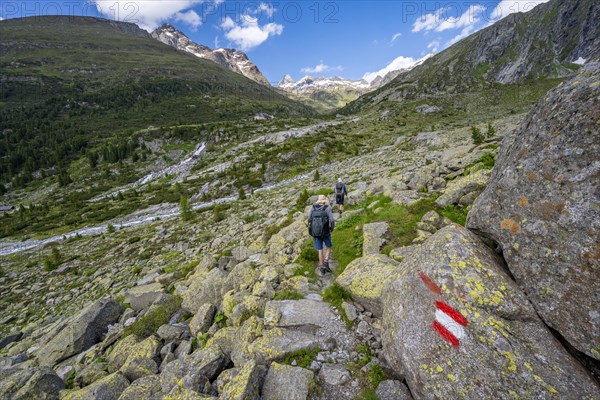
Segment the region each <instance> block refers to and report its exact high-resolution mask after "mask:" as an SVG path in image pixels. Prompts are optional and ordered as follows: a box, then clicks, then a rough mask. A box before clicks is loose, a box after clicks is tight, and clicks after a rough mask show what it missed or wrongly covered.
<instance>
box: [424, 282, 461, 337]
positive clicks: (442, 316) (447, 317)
mask: <svg viewBox="0 0 600 400" xmlns="http://www.w3.org/2000/svg"><path fill="white" fill-rule="evenodd" d="M419 278H420V279H421V280H422V281H423V283H424V284H425V286H427V288H428V289H429V290H430V291H431V292H432V293H435V294H437V295H438V296H441V294H442V291H441V290H440V287H439V286H438V285H437V284H436V283H435V282H434V281H433V280H432V279H431V278H430V277H429V276H427V274H425V273H424V272H422V271H421V272H419ZM434 304H435V308H436V310H435V321H433V329H434V330H435V331H436V332H437V333H439V334H440V336H441V337H442V338H443V339H444V340H446V341H447V342H449V343H450V344H451V345H452V346H454V347H458V346H459V345H460V340H461V339H462V338H464V337H465V330H464V329H463V327H466V326H467V325H469V321H467V319H466V318H465V317H464V316H463V315H462V314H461V313H459V312H458V311H457V310H455V309H454V308H452V307H451V306H450V305H449V304H448V303H446V302H443V301H441V300H438V301H436V302H435V303H434Z"/></svg>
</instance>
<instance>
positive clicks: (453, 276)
mask: <svg viewBox="0 0 600 400" xmlns="http://www.w3.org/2000/svg"><path fill="white" fill-rule="evenodd" d="M422 249H423V251H421V252H419V254H415V255H413V256H409V257H407V258H406V259H405V260H404V261H403V262H402V263H401V265H400V266H401V268H400V271H399V272H398V274H397V277H396V279H394V280H393V281H392V282H390V283H389V284H388V285H386V288H385V290H384V291H383V306H384V313H383V321H382V323H383V346H384V347H383V352H384V354H385V355H386V357H387V359H388V361H389V363H390V365H391V366H392V368H393V369H394V370H395V371H399V372H402V373H403V374H404V375H405V377H406V380H407V383H408V386H409V387H410V390H411V392H412V394H413V396H414V397H415V398H416V399H436V398H445V399H450V398H468V399H485V398H510V397H514V398H551V397H554V396H557V397H558V398H569V399H583V398H598V396H600V390H599V387H598V386H597V383H596V382H595V381H594V380H593V378H592V377H591V376H590V375H589V374H588V372H587V371H586V370H585V369H584V368H583V367H582V366H581V365H580V364H578V362H577V361H575V359H574V358H572V356H571V355H570V354H569V353H567V351H566V350H565V349H564V348H563V347H562V345H561V343H560V342H559V341H558V340H557V339H556V338H555V337H554V336H553V335H552V333H551V332H550V331H549V330H548V329H547V328H546V326H545V325H544V324H543V322H542V321H541V320H540V319H539V317H538V316H537V315H536V313H535V310H534V309H533V307H532V306H531V304H530V303H529V302H528V300H527V297H526V296H525V294H524V293H523V292H522V291H521V290H520V288H519V287H518V286H517V285H516V284H515V283H514V282H513V281H512V280H511V279H510V277H509V276H508V275H507V274H506V272H505V270H504V269H503V264H502V260H501V259H500V258H499V257H498V256H497V255H496V254H495V253H494V251H493V250H492V249H490V248H489V247H487V246H486V245H485V244H484V243H483V242H482V241H481V239H479V238H478V237H477V236H476V235H475V234H473V233H471V232H469V231H467V230H465V229H464V228H462V227H460V226H457V225H452V226H448V227H446V228H444V229H442V230H440V231H438V232H436V233H435V234H434V235H433V236H432V237H431V238H430V239H429V240H427V242H425V243H424V244H423V245H422Z"/></svg>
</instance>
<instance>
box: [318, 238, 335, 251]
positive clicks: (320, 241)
mask: <svg viewBox="0 0 600 400" xmlns="http://www.w3.org/2000/svg"><path fill="white" fill-rule="evenodd" d="M314 239H315V250H323V243H325V246H327V247H329V248H330V249H331V248H332V247H333V245H332V244H331V235H327V236H326V237H324V238H318V237H316V238H314Z"/></svg>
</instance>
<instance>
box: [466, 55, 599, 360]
mask: <svg viewBox="0 0 600 400" xmlns="http://www.w3.org/2000/svg"><path fill="white" fill-rule="evenodd" d="M599 80H600V63H595V64H590V65H587V66H586V67H585V68H584V69H583V72H581V73H580V74H579V75H578V76H577V77H576V78H574V79H573V80H571V81H569V82H567V83H565V84H563V85H561V86H559V87H558V88H556V89H555V90H553V91H552V92H550V93H549V94H548V95H547V96H546V97H545V98H544V100H543V101H541V102H540V103H539V104H538V105H537V106H536V107H535V108H534V109H533V110H532V112H531V113H529V115H528V116H527V117H526V119H525V120H524V121H523V123H522V125H521V126H520V127H519V128H518V129H516V130H515V131H514V132H512V133H511V134H509V135H507V136H506V137H505V139H504V141H503V143H502V147H501V149H500V152H499V154H498V161H497V163H496V166H495V168H494V171H493V174H492V177H491V181H490V184H489V186H488V188H487V189H486V190H485V191H484V192H483V193H482V194H481V195H480V196H479V198H478V199H477V201H476V202H475V204H474V206H473V209H472V211H471V212H470V213H469V217H468V221H467V226H468V227H469V228H470V229H474V230H476V231H477V232H479V233H481V234H483V235H484V236H487V237H489V238H491V239H493V240H494V241H495V242H497V243H498V244H499V245H500V247H501V248H502V250H503V253H504V258H505V259H506V262H507V264H508V267H509V268H510V271H511V272H512V274H513V275H514V277H515V278H516V280H517V282H518V283H519V285H520V286H521V287H522V288H523V289H524V290H525V291H526V292H527V296H528V297H529V299H530V301H531V302H532V303H533V305H534V307H535V309H536V311H537V312H538V314H539V315H540V316H541V317H542V319H543V320H544V321H545V322H546V323H547V324H548V325H549V326H551V327H552V328H554V329H555V330H557V331H558V332H559V333H560V334H561V335H562V336H563V337H564V338H565V339H566V340H567V341H568V342H569V343H570V344H571V345H573V346H574V347H575V348H577V349H578V350H580V351H582V352H584V353H585V354H587V355H588V356H590V357H594V358H596V359H597V360H600V309H599V307H598V304H600V279H599V278H598V277H600V261H599V260H600V246H599V245H598V238H599V237H600V197H599V196H600V195H599V194H600V179H599V177H600V175H599V174H600V162H599V159H598V154H600V134H599V131H598V124H599V118H600V117H599V114H598V109H599V108H600V100H599V99H600V85H598V81H599Z"/></svg>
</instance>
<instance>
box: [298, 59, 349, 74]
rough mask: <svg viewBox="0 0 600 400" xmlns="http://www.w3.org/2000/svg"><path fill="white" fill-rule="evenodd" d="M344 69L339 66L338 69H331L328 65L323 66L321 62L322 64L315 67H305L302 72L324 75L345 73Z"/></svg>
mask: <svg viewBox="0 0 600 400" xmlns="http://www.w3.org/2000/svg"><path fill="white" fill-rule="evenodd" d="M343 70H344V67H342V66H341V65H338V66H337V67H330V66H329V65H327V64H323V61H321V63H320V64H317V65H315V66H314V67H304V68H302V69H301V70H300V72H304V73H305V74H322V73H323V72H327V71H343Z"/></svg>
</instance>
